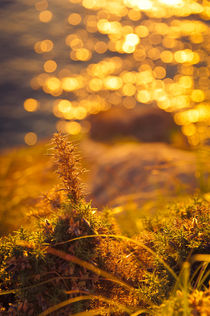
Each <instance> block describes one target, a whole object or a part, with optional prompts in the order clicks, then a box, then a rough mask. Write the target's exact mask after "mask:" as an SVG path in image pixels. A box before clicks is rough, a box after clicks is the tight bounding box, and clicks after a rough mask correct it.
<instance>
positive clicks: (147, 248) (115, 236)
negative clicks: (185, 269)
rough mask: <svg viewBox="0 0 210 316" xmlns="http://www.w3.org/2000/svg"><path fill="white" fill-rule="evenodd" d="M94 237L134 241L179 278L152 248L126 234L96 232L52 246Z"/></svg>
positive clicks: (175, 277) (176, 278)
mask: <svg viewBox="0 0 210 316" xmlns="http://www.w3.org/2000/svg"><path fill="white" fill-rule="evenodd" d="M96 237H106V238H115V239H122V240H125V241H127V242H131V243H134V244H136V245H138V246H140V247H142V248H144V249H145V250H147V251H148V252H149V253H151V254H152V255H153V256H154V257H155V258H157V260H158V261H159V262H160V263H162V264H163V266H164V267H165V268H166V269H167V270H168V272H169V273H170V274H171V275H172V276H173V277H174V279H175V280H176V281H177V282H178V283H179V279H178V276H177V275H176V273H175V272H174V271H173V269H171V267H170V266H169V265H168V264H167V263H166V262H165V261H164V260H163V259H162V258H161V257H160V256H158V255H157V254H156V253H155V251H153V250H152V249H150V248H149V247H147V246H146V245H144V244H143V243H141V242H139V241H137V240H134V239H132V238H129V237H126V236H120V235H106V234H98V235H87V236H80V237H77V238H73V239H70V240H67V241H64V242H61V243H56V244H54V246H57V245H61V244H65V243H70V242H73V241H76V240H80V239H85V238H96Z"/></svg>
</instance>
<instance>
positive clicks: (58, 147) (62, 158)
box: [52, 134, 85, 203]
mask: <svg viewBox="0 0 210 316" xmlns="http://www.w3.org/2000/svg"><path fill="white" fill-rule="evenodd" d="M52 145H53V156H54V161H55V166H56V172H57V173H58V175H59V177H60V178H61V179H62V181H63V184H64V190H65V191H66V192H67V194H68V197H69V198H70V200H71V201H72V202H74V203H77V202H79V201H80V200H81V198H83V197H84V187H83V185H82V184H81V175H82V174H83V173H84V172H85V170H84V169H82V168H81V163H80V157H79V155H78V154H77V153H76V150H75V147H74V146H73V144H72V143H70V142H67V141H66V139H65V137H64V136H63V135H61V134H54V136H53V138H52Z"/></svg>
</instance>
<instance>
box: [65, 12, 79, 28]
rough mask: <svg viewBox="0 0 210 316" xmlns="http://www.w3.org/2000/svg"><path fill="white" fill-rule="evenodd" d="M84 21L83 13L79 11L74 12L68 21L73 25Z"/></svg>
mask: <svg viewBox="0 0 210 316" xmlns="http://www.w3.org/2000/svg"><path fill="white" fill-rule="evenodd" d="M81 21H82V18H81V15H80V14H78V13H72V14H70V15H69V17H68V22H69V24H71V25H78V24H80V22H81Z"/></svg>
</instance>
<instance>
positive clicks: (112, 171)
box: [83, 141, 198, 208]
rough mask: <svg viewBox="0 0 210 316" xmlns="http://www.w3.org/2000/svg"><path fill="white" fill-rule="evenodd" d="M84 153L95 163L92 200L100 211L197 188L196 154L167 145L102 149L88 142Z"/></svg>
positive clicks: (104, 147)
mask: <svg viewBox="0 0 210 316" xmlns="http://www.w3.org/2000/svg"><path fill="white" fill-rule="evenodd" d="M83 152H85V153H86V156H87V157H91V159H92V170H91V172H90V174H91V178H90V184H89V188H90V194H89V197H90V198H91V199H92V200H93V204H94V205H95V206H97V207H98V208H101V207H103V206H105V205H109V206H114V207H115V206H118V205H122V204H123V203H127V202H128V201H136V202H137V203H138V204H142V203H144V202H145V201H148V200H150V199H156V198H158V197H163V196H170V195H171V196H174V195H176V194H177V193H180V194H184V193H193V192H194V191H195V190H196V188H197V186H198V185H197V178H196V159H195V155H194V153H193V152H190V151H184V150H180V149H176V148H173V147H172V146H169V145H167V144H164V143H151V144H150V143H144V144H138V143H124V144H118V145H115V146H102V145H101V144H97V143H94V142H91V141H89V143H86V145H85V146H84V144H83ZM93 153H95V154H94V155H93Z"/></svg>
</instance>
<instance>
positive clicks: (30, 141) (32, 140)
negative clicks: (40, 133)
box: [24, 132, 37, 146]
mask: <svg viewBox="0 0 210 316" xmlns="http://www.w3.org/2000/svg"><path fill="white" fill-rule="evenodd" d="M24 141H25V143H26V144H27V145H28V146H33V145H35V144H36V143H37V135H36V134H35V133H32V132H30V133H27V134H26V135H25V136H24Z"/></svg>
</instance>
